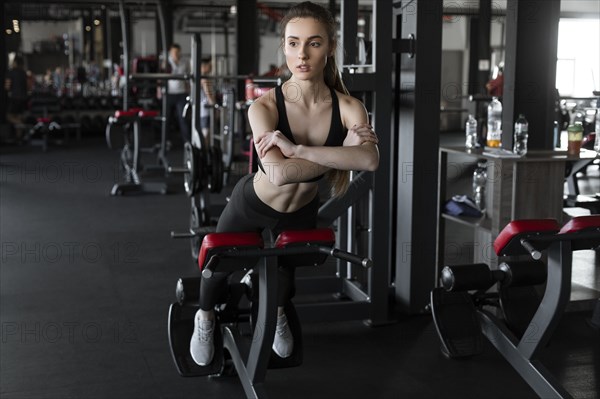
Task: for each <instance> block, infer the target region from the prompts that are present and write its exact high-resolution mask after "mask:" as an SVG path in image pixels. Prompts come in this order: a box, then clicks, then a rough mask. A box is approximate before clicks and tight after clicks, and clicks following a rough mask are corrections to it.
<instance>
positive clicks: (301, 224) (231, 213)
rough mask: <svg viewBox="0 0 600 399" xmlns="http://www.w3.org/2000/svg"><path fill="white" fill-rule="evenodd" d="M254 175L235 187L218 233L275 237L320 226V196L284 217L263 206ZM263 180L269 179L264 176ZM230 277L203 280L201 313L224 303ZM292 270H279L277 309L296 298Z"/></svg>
mask: <svg viewBox="0 0 600 399" xmlns="http://www.w3.org/2000/svg"><path fill="white" fill-rule="evenodd" d="M254 176H255V175H254V174H250V175H247V176H244V177H243V178H242V179H240V181H239V182H238V183H237V184H236V186H235V188H234V189H233V192H232V194H231V199H230V200H229V202H228V203H227V206H226V207H225V209H224V210H223V213H222V214H221V216H220V217H219V223H218V224H217V232H218V233H225V232H249V231H256V232H258V233H261V232H262V231H263V230H264V229H265V228H269V229H270V230H271V231H272V232H273V234H274V236H277V234H279V233H281V232H282V231H284V230H303V229H313V228H315V227H316V225H317V213H318V211H319V196H318V195H316V196H315V198H314V199H313V200H312V201H310V202H309V203H308V204H306V205H304V206H303V207H302V208H300V209H298V210H296V211H294V212H290V213H282V212H278V211H276V210H275V209H273V208H271V207H270V206H268V205H267V204H265V203H264V202H262V201H261V200H260V199H259V198H258V196H257V195H256V192H255V191H254V183H253V179H254ZM263 178H266V177H264V176H263ZM229 274H230V273H226V272H217V273H215V274H214V275H213V276H212V277H211V278H209V279H205V278H204V277H203V278H202V280H201V283H200V309H202V310H206V311H208V310H211V309H213V308H214V307H215V305H216V304H217V303H219V302H220V301H222V300H223V297H224V293H225V292H226V289H227V277H228V276H229ZM294 275H295V269H294V268H293V267H279V271H278V282H279V291H278V295H277V305H278V306H284V305H285V304H286V303H287V302H289V301H290V300H291V299H292V297H293V294H294Z"/></svg>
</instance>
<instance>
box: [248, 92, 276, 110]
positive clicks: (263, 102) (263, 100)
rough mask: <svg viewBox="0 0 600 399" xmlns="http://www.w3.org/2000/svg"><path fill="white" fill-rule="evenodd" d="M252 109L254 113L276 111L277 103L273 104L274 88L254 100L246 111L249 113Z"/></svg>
mask: <svg viewBox="0 0 600 399" xmlns="http://www.w3.org/2000/svg"><path fill="white" fill-rule="evenodd" d="M253 109H254V111H258V110H262V111H272V110H273V109H275V110H277V103H276V102H275V88H272V89H270V90H269V91H267V92H266V93H264V94H263V95H262V96H260V97H258V98H257V99H256V100H254V102H253V103H252V104H251V105H250V108H249V109H248V110H249V111H250V110H253Z"/></svg>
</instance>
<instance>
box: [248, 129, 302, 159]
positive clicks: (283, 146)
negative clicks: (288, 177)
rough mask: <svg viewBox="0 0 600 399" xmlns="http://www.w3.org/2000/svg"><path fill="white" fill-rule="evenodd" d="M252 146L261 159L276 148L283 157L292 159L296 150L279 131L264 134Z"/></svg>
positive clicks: (295, 146)
mask: <svg viewBox="0 0 600 399" xmlns="http://www.w3.org/2000/svg"><path fill="white" fill-rule="evenodd" d="M254 146H255V147H256V153H257V154H258V156H259V158H263V157H264V156H265V155H266V154H267V152H268V151H269V150H270V149H271V148H273V147H278V148H279V150H280V151H281V153H282V154H283V156H285V157H287V158H293V157H294V155H295V153H296V148H297V147H298V146H297V145H295V144H294V143H292V142H291V141H290V140H288V138H287V137H285V136H284V135H283V133H281V132H280V131H279V130H274V131H272V132H264V133H263V134H262V135H260V136H259V137H258V139H257V140H256V141H255V142H254Z"/></svg>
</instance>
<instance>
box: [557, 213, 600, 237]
mask: <svg viewBox="0 0 600 399" xmlns="http://www.w3.org/2000/svg"><path fill="white" fill-rule="evenodd" d="M589 228H600V215H590V216H576V217H574V218H573V219H571V220H569V221H568V222H567V224H565V225H564V226H563V228H562V229H560V232H559V234H567V233H575V232H578V231H581V230H584V229H589Z"/></svg>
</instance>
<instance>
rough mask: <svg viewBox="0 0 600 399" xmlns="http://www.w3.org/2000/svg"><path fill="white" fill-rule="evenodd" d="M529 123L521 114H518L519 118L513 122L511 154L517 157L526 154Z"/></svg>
mask: <svg viewBox="0 0 600 399" xmlns="http://www.w3.org/2000/svg"><path fill="white" fill-rule="evenodd" d="M528 128H529V123H527V119H525V116H523V114H519V118H518V119H517V121H516V122H515V134H514V141H513V152H514V153H515V154H519V155H521V156H522V155H525V154H527V138H528V137H529V134H528V132H527V131H528Z"/></svg>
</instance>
